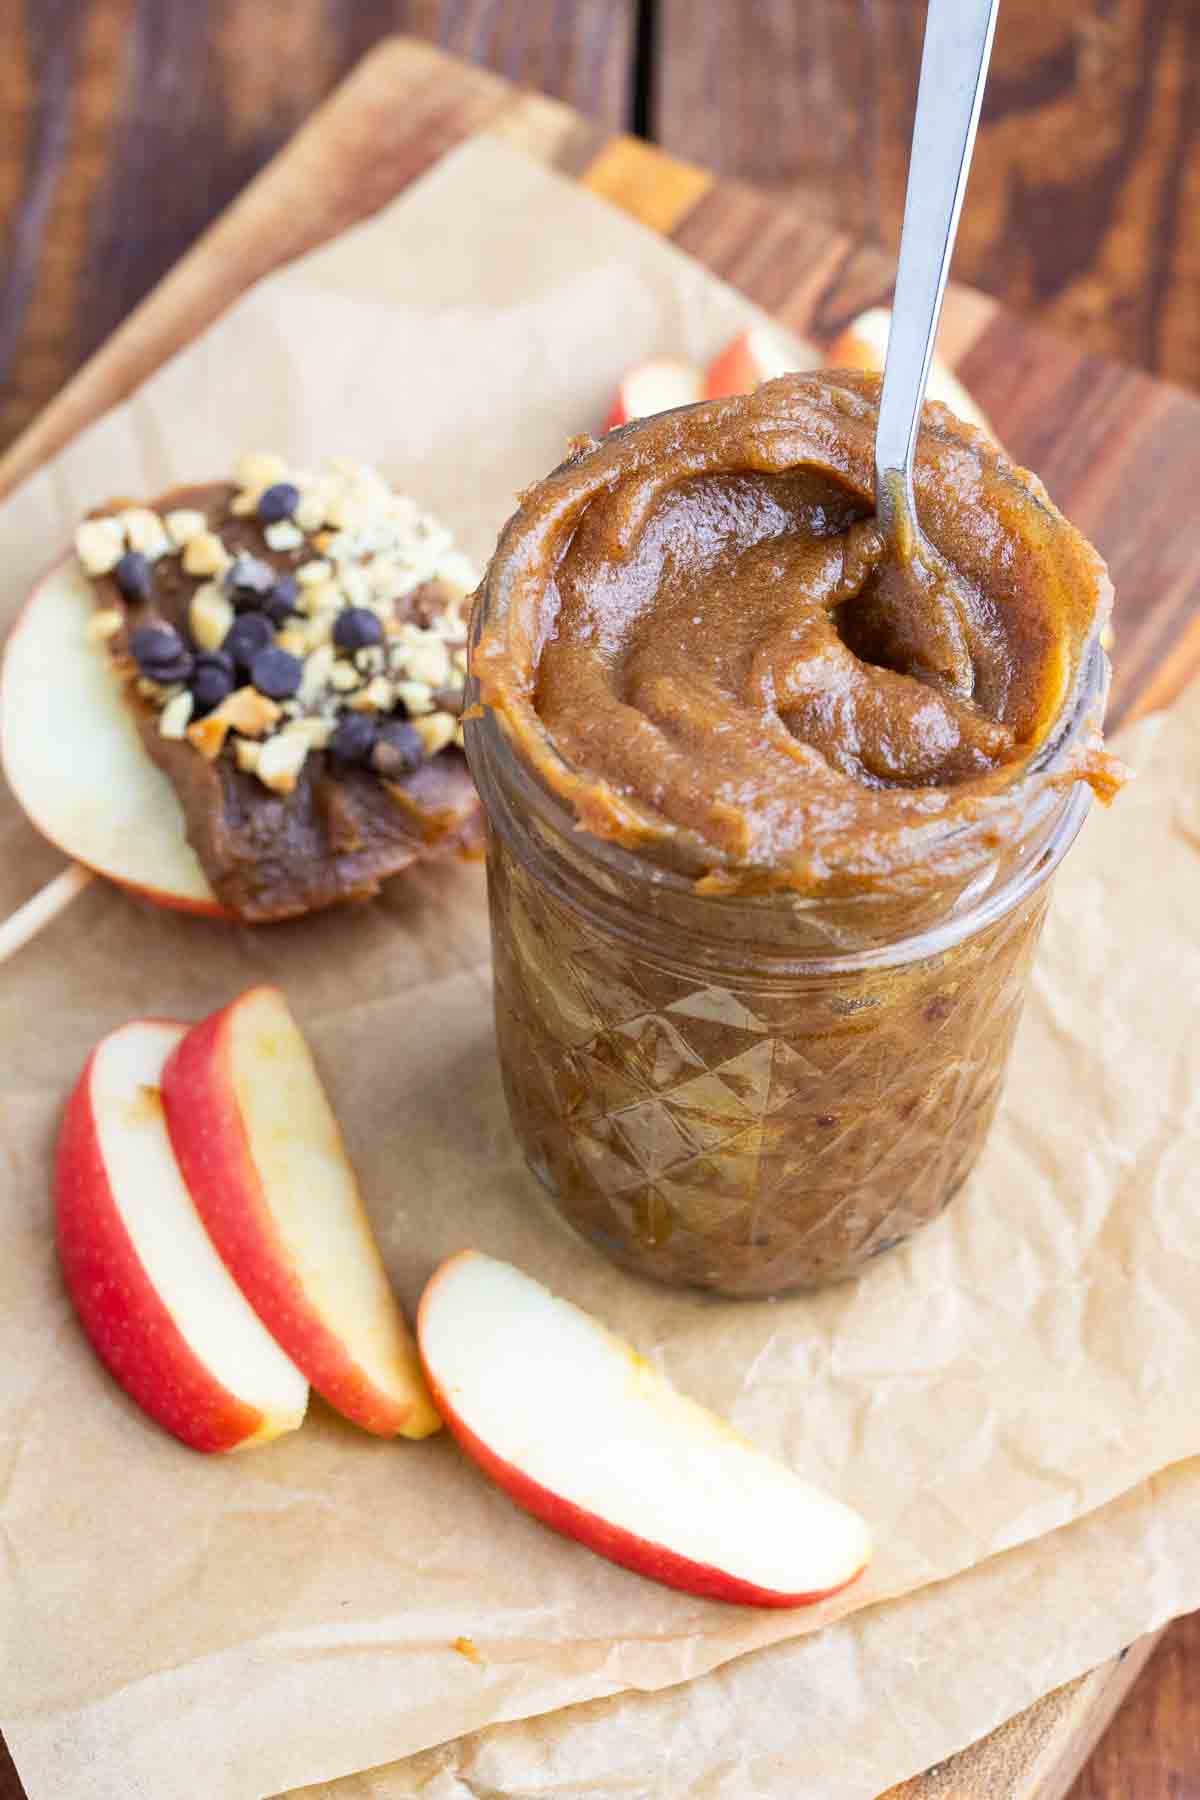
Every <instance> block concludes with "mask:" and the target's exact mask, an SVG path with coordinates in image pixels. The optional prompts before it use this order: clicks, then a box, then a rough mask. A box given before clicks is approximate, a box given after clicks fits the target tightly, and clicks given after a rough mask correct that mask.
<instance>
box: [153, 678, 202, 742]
mask: <svg viewBox="0 0 1200 1800" xmlns="http://www.w3.org/2000/svg"><path fill="white" fill-rule="evenodd" d="M194 705H195V702H194V700H193V699H192V696H191V695H190V694H189V693H188V690H187V689H186V688H184V690H183V692H182V693H181V694H176V695H175V697H174V699H172V700H168V701H167V704H166V705H165V706H164V707H163V709H162V711H161V712H160V713H159V715H158V735H159V736H160V737H165V738H179V739H182V738H183V737H184V735H185V734H186V732H187V727H188V721H189V720H190V719H191V716H192V707H193V706H194Z"/></svg>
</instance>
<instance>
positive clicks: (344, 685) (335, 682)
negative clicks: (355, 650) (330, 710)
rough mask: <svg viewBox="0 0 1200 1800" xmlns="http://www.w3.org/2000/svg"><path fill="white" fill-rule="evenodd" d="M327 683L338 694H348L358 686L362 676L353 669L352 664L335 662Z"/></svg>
mask: <svg viewBox="0 0 1200 1800" xmlns="http://www.w3.org/2000/svg"><path fill="white" fill-rule="evenodd" d="M329 681H330V685H331V686H332V687H334V688H335V689H336V690H337V692H338V693H339V694H349V693H352V692H353V690H354V689H355V688H356V687H358V686H360V684H361V682H362V676H361V675H360V674H359V672H358V670H357V669H356V668H355V667H354V664H353V663H348V662H336V663H334V665H333V672H332V674H331V675H330V677H329Z"/></svg>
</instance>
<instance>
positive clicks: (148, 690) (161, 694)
mask: <svg viewBox="0 0 1200 1800" xmlns="http://www.w3.org/2000/svg"><path fill="white" fill-rule="evenodd" d="M134 688H135V691H136V692H137V693H139V694H140V695H141V697H142V699H143V700H157V701H158V702H159V704H160V705H161V703H162V702H163V701H164V700H165V699H166V697H167V690H166V688H164V686H163V684H162V682H161V681H151V679H150V677H149V676H148V675H139V676H138V678H137V680H136V681H135V683H134Z"/></svg>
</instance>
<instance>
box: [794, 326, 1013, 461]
mask: <svg viewBox="0 0 1200 1800" xmlns="http://www.w3.org/2000/svg"><path fill="white" fill-rule="evenodd" d="M891 329H892V315H891V312H890V311H889V309H888V308H887V307H886V306H872V307H870V308H869V309H868V310H867V311H866V312H864V313H860V314H859V315H858V317H857V319H854V320H853V321H852V322H851V323H850V324H849V325H848V326H847V327H846V329H845V331H843V333H842V335H841V337H839V338H838V339H837V340H836V342H835V343H833V344H831V345H830V348H829V355H828V357H827V358H826V361H827V362H828V364H829V366H830V368H835V369H868V370H871V371H872V372H873V373H875V374H879V375H882V373H883V365H884V362H885V360H886V358H887V347H888V338H889V336H890V334H891ZM925 398H926V399H927V400H940V401H941V403H942V405H943V406H948V407H949V408H950V411H951V412H952V413H954V414H955V415H956V416H957V417H958V418H960V419H962V420H963V421H964V422H965V423H966V424H968V425H974V426H975V427H976V429H977V430H979V431H982V432H984V433H985V434H986V435H987V436H988V437H990V438H992V439H993V440H994V439H995V436H996V433H995V432H994V430H993V429H992V424H991V420H990V419H989V418H988V417H987V414H986V413H985V412H984V411H983V409H982V408H981V407H980V406H979V405H978V403H977V402H976V401H975V400H974V399H973V398H972V397H971V395H970V394H969V393H968V392H967V390H966V388H965V387H964V386H963V384H962V382H961V381H960V380H959V379H958V376H957V375H955V373H954V372H953V370H952V369H950V368H948V367H947V365H946V364H945V363H944V362H943V361H942V359H941V358H940V357H939V356H936V355H935V356H934V359H933V361H932V363H931V364H930V367H929V381H928V383H927V385H926V388H925Z"/></svg>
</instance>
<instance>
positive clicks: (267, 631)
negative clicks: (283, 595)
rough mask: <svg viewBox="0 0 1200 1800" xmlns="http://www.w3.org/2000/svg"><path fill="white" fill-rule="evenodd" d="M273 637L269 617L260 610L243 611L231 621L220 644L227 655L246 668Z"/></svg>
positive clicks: (273, 633)
mask: <svg viewBox="0 0 1200 1800" xmlns="http://www.w3.org/2000/svg"><path fill="white" fill-rule="evenodd" d="M274 637H275V628H274V626H273V625H272V624H271V621H270V619H268V618H267V617H266V615H265V614H263V613H260V612H245V613H241V614H239V616H238V617H237V618H236V619H235V620H234V621H233V624H232V625H231V626H230V627H229V630H228V631H227V632H226V633H225V641H224V643H223V644H222V645H221V648H222V650H224V652H225V653H226V655H227V656H232V658H233V660H234V662H236V663H240V664H241V666H242V667H243V668H244V669H248V668H249V667H250V664H251V663H252V662H253V661H254V659H255V657H256V656H257V655H258V653H259V651H260V650H265V649H266V648H267V645H268V644H270V643H271V642H272V641H273V639H274Z"/></svg>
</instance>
